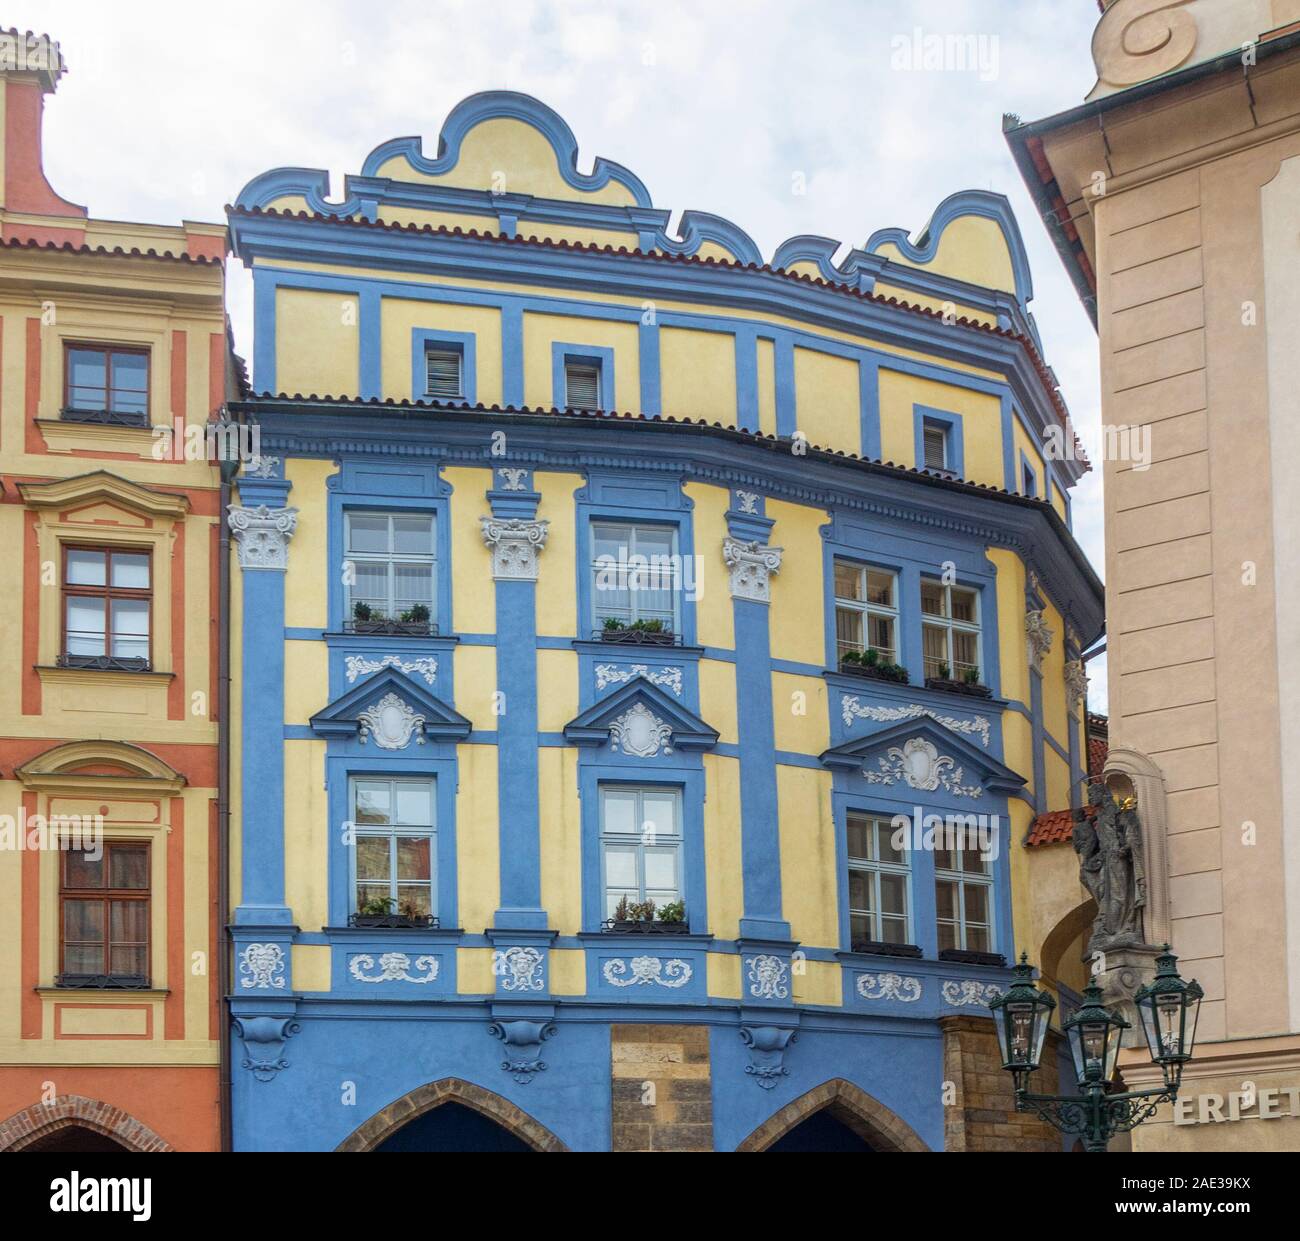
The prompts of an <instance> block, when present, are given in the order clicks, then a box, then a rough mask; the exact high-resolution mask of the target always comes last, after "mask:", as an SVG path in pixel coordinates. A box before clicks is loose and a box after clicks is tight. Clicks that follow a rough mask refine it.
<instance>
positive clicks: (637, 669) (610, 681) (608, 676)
mask: <svg viewBox="0 0 1300 1241" xmlns="http://www.w3.org/2000/svg"><path fill="white" fill-rule="evenodd" d="M633 677H645V679H646V680H647V681H649V682H650V684H651V685H660V686H663V687H664V688H665V689H670V690H672V691H673V693H674V694H676V695H677V697H678V698H680V697H681V696H682V670H681V669H680V668H651V667H650V666H649V665H648V664H631V665H620V664H597V665H596V688H597V689H604V688H605V686H607V685H622V684H624V683H625V682H627V681H630V680H632V679H633Z"/></svg>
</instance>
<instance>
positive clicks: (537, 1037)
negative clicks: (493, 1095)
mask: <svg viewBox="0 0 1300 1241" xmlns="http://www.w3.org/2000/svg"><path fill="white" fill-rule="evenodd" d="M488 1033H489V1034H490V1035H491V1036H492V1037H493V1038H494V1039H497V1040H498V1041H500V1042H501V1043H502V1044H503V1045H504V1046H505V1052H506V1058H505V1059H504V1060H502V1061H501V1067H502V1068H503V1069H504V1070H505V1071H506V1072H507V1073H509V1074H510V1076H511V1077H513V1078H514V1079H515V1081H517V1082H518V1083H519V1084H520V1085H521V1086H527V1085H528V1083H529V1082H531V1081H532V1080H533V1077H534V1075H535V1074H537V1073H542V1072H545V1070H546V1067H547V1065H546V1061H545V1060H543V1059H542V1058H541V1055H542V1044H543V1043H544V1042H546V1040H547V1039H549V1038H552V1037H554V1035H555V1023H554V1022H553V1021H522V1020H521V1021H494V1022H493V1023H492V1024H491V1025H490V1026H488Z"/></svg>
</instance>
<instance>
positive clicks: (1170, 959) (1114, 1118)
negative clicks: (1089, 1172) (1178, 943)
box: [989, 944, 1204, 1151]
mask: <svg viewBox="0 0 1300 1241" xmlns="http://www.w3.org/2000/svg"><path fill="white" fill-rule="evenodd" d="M1177 965H1178V958H1177V957H1175V956H1174V955H1173V953H1171V952H1170V951H1169V945H1168V944H1166V945H1165V946H1164V952H1163V953H1162V955H1160V956H1159V957H1157V958H1156V976H1155V978H1154V979H1153V980H1152V981H1151V982H1150V983H1148V984H1146V985H1145V986H1143V987H1140V988H1139V989H1138V992H1137V994H1136V996H1135V997H1134V999H1135V1002H1136V1004H1137V1007H1138V1012H1139V1013H1140V1014H1141V1017H1142V1029H1143V1033H1144V1034H1145V1035H1146V1039H1147V1046H1148V1047H1149V1048H1150V1051H1151V1059H1152V1060H1153V1061H1154V1062H1155V1063H1156V1064H1158V1065H1159V1066H1160V1069H1161V1072H1162V1073H1163V1075H1164V1082H1165V1084H1164V1085H1163V1086H1158V1087H1155V1088H1154V1089H1151V1090H1129V1091H1124V1092H1120V1091H1113V1090H1112V1089H1111V1086H1112V1085H1113V1079H1114V1076H1115V1065H1116V1063H1117V1061H1118V1060H1119V1049H1120V1043H1121V1040H1122V1038H1123V1034H1124V1031H1125V1030H1127V1029H1129V1028H1130V1026H1129V1023H1128V1022H1127V1021H1125V1020H1124V1019H1123V1018H1122V1017H1120V1016H1118V1015H1116V1014H1115V1013H1112V1012H1110V1011H1109V1010H1108V1009H1106V1008H1104V1007H1103V1006H1102V994H1101V988H1100V987H1098V986H1097V984H1096V983H1095V982H1090V983H1089V984H1088V986H1087V987H1085V988H1084V991H1083V1004H1082V1006H1081V1007H1080V1008H1079V1010H1078V1011H1077V1012H1076V1013H1075V1014H1074V1016H1072V1017H1071V1018H1070V1019H1069V1020H1068V1021H1065V1022H1063V1023H1062V1025H1061V1029H1062V1030H1064V1031H1065V1035H1066V1038H1067V1039H1068V1040H1069V1044H1070V1056H1071V1058H1072V1059H1073V1061H1074V1072H1075V1078H1076V1080H1077V1082H1078V1087H1079V1093H1078V1094H1074V1095H1041V1094H1031V1093H1030V1091H1029V1090H1028V1089H1027V1084H1028V1080H1029V1075H1030V1074H1031V1073H1033V1072H1034V1071H1035V1070H1036V1069H1037V1068H1038V1065H1039V1061H1040V1060H1041V1058H1042V1053H1043V1041H1044V1039H1045V1038H1046V1035H1047V1025H1048V1022H1049V1020H1050V1019H1051V1015H1052V1010H1053V1009H1054V1008H1055V1007H1056V1002H1055V1000H1053V999H1052V997H1051V996H1050V995H1048V994H1046V993H1045V992H1043V991H1040V990H1039V989H1038V987H1037V986H1036V985H1035V984H1034V981H1033V977H1034V968H1033V966H1031V965H1030V964H1029V959H1028V957H1027V955H1026V954H1024V953H1021V955H1020V964H1019V965H1017V966H1016V967H1015V969H1014V970H1013V971H1012V975H1013V978H1012V983H1011V986H1010V988H1009V989H1008V990H1007V992H1006V993H1005V994H1004V995H1000V996H998V997H997V999H995V1000H993V1001H991V1002H990V1004H989V1008H990V1010H991V1011H992V1013H993V1019H994V1022H995V1025H996V1029H997V1036H998V1047H999V1049H1000V1050H1001V1052H1002V1067H1003V1068H1004V1069H1006V1070H1007V1071H1008V1072H1009V1073H1011V1075H1012V1079H1013V1081H1014V1082H1015V1092H1016V1111H1017V1112H1030V1111H1032V1112H1035V1113H1036V1114H1037V1115H1038V1116H1040V1117H1041V1118H1042V1119H1043V1120H1045V1121H1047V1123H1048V1124H1050V1125H1052V1126H1053V1127H1054V1128H1056V1129H1059V1130H1060V1131H1061V1132H1062V1133H1069V1134H1077V1135H1079V1137H1081V1138H1082V1139H1083V1145H1084V1149H1085V1150H1088V1151H1104V1150H1105V1149H1106V1145H1107V1143H1108V1142H1109V1141H1110V1139H1111V1138H1112V1137H1114V1135H1115V1134H1117V1133H1127V1132H1128V1131H1129V1130H1131V1129H1135V1128H1136V1127H1137V1126H1138V1125H1140V1124H1141V1123H1142V1122H1143V1121H1144V1120H1146V1119H1148V1118H1149V1117H1150V1116H1151V1115H1152V1114H1153V1113H1154V1112H1155V1110H1156V1108H1158V1107H1159V1106H1160V1104H1162V1103H1172V1102H1173V1101H1174V1100H1175V1099H1176V1098H1177V1097H1178V1087H1179V1084H1180V1083H1181V1081H1182V1073H1183V1065H1184V1064H1186V1063H1187V1061H1188V1060H1190V1059H1191V1058H1192V1045H1193V1043H1194V1042H1195V1039H1196V1018H1197V1014H1198V1013H1199V1011H1200V1004H1201V999H1202V996H1203V995H1204V992H1203V991H1202V990H1201V988H1200V986H1199V985H1198V984H1197V983H1196V982H1195V981H1192V982H1184V981H1183V980H1182V979H1181V978H1180V977H1179V976H1178V968H1177Z"/></svg>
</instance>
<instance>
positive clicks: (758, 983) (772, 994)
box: [745, 953, 790, 1000]
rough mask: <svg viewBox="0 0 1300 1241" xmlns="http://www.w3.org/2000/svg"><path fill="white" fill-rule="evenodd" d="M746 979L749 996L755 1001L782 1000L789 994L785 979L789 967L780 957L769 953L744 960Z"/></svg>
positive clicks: (787, 975)
mask: <svg viewBox="0 0 1300 1241" xmlns="http://www.w3.org/2000/svg"><path fill="white" fill-rule="evenodd" d="M745 965H746V966H747V969H746V974H745V976H746V978H747V979H748V980H749V994H750V995H752V996H753V997H754V998H755V999H757V1000H784V999H786V998H787V997H788V996H789V994H790V988H789V987H788V986H787V985H786V979H787V978H788V977H789V974H790V967H789V966H788V965H786V963H785V962H784V961H782V960H781V958H780V957H775V956H772V955H771V954H770V953H760V954H759V955H758V956H756V957H746V958H745Z"/></svg>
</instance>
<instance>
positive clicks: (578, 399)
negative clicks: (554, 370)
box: [564, 358, 601, 409]
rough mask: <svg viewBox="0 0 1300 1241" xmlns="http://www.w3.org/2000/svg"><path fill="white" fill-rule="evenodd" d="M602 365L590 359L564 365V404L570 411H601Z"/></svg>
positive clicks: (575, 359) (569, 361)
mask: <svg viewBox="0 0 1300 1241" xmlns="http://www.w3.org/2000/svg"><path fill="white" fill-rule="evenodd" d="M600 370H601V365H600V363H599V362H595V361H592V360H591V359H588V358H568V359H566V361H565V363H564V404H565V405H566V406H567V407H568V408H569V409H600V408H601V402H600V387H601V373H600Z"/></svg>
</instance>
